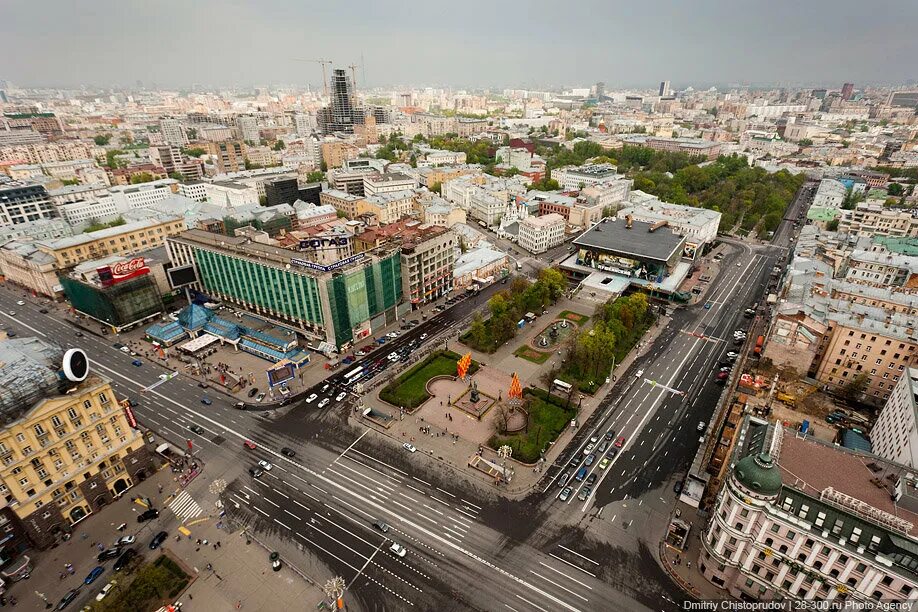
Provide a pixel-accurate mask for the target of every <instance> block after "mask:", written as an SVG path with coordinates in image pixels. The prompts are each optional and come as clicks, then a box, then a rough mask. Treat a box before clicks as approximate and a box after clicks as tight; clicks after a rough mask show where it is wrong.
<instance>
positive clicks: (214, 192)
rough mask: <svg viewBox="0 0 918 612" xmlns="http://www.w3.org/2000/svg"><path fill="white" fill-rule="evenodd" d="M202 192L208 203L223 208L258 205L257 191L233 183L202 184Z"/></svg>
mask: <svg viewBox="0 0 918 612" xmlns="http://www.w3.org/2000/svg"><path fill="white" fill-rule="evenodd" d="M204 192H205V193H206V194H207V201H208V202H210V203H211V204H214V205H216V206H221V207H223V208H237V207H239V206H249V205H252V206H257V205H258V190H257V189H256V188H255V187H249V186H247V185H243V184H241V183H236V182H233V181H217V182H214V183H204Z"/></svg>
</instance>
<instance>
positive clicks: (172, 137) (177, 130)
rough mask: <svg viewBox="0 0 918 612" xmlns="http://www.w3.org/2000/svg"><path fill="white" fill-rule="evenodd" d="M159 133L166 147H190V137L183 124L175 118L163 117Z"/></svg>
mask: <svg viewBox="0 0 918 612" xmlns="http://www.w3.org/2000/svg"><path fill="white" fill-rule="evenodd" d="M159 133H160V135H161V136H162V139H163V142H165V143H166V145H169V146H174V147H184V146H187V145H188V136H186V135H185V128H183V127H182V122H181V121H179V120H178V119H176V118H174V117H163V118H162V119H160V120H159Z"/></svg>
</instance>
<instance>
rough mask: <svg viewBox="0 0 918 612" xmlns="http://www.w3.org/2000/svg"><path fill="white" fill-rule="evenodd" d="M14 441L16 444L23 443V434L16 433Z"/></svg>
mask: <svg viewBox="0 0 918 612" xmlns="http://www.w3.org/2000/svg"><path fill="white" fill-rule="evenodd" d="M16 441H17V442H25V434H23V433H18V434H16Z"/></svg>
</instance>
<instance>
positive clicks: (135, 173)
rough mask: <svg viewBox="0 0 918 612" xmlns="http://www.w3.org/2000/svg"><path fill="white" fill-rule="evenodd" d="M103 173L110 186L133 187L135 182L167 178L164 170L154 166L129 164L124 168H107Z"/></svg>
mask: <svg viewBox="0 0 918 612" xmlns="http://www.w3.org/2000/svg"><path fill="white" fill-rule="evenodd" d="M105 172H106V174H108V178H109V181H110V182H111V184H112V185H133V184H135V183H136V181H149V180H150V179H153V180H155V181H158V180H162V179H164V178H166V177H168V176H169V175H168V174H167V173H166V169H165V168H163V167H162V166H157V165H156V164H131V165H130V166H126V167H124V168H109V169H107V170H106V171H105Z"/></svg>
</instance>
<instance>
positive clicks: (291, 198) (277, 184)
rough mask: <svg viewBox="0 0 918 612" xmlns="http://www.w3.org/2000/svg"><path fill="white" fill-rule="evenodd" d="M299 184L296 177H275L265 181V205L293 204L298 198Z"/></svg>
mask: <svg viewBox="0 0 918 612" xmlns="http://www.w3.org/2000/svg"><path fill="white" fill-rule="evenodd" d="M299 195H300V192H299V185H298V183H297V179H296V177H284V178H276V179H274V180H270V181H265V200H266V205H267V206H277V205H278V204H293V203H294V202H296V201H297V199H298V198H299Z"/></svg>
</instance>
